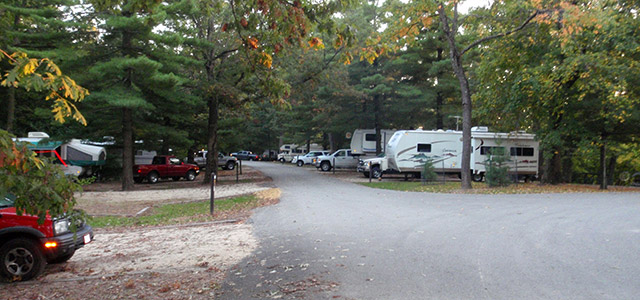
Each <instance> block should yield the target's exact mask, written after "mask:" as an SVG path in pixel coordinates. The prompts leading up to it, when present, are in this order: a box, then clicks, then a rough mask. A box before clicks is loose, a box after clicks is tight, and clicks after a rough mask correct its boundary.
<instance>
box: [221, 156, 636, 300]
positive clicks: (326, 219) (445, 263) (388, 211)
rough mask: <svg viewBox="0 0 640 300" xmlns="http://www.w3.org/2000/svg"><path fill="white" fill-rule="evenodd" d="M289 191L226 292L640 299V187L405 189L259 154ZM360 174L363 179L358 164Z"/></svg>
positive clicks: (270, 210) (264, 221)
mask: <svg viewBox="0 0 640 300" xmlns="http://www.w3.org/2000/svg"><path fill="white" fill-rule="evenodd" d="M247 165H249V166H252V167H254V168H257V169H258V170H260V171H261V172H263V173H264V174H265V175H267V176H270V177H271V178H272V179H273V182H274V184H275V185H276V186H277V187H278V188H280V189H281V190H282V196H281V202H280V204H278V205H276V206H271V207H265V208H262V209H259V210H257V211H256V213H255V214H254V216H253V217H252V218H251V219H250V222H251V223H252V226H253V228H254V230H255V236H256V238H257V239H258V242H259V247H258V249H257V250H256V251H255V252H254V253H253V254H252V255H251V256H249V257H248V258H246V259H244V260H243V261H242V262H241V263H240V264H238V265H237V266H236V269H235V270H234V271H233V272H230V273H228V274H227V278H226V281H225V283H224V284H223V288H222V292H221V294H220V295H219V298H221V299H249V298H254V299H258V298H285V299H288V298H305V299H331V298H339V299H539V298H547V299H633V298H637V296H638V295H640V285H638V282H639V280H640V218H639V217H638V216H640V193H606V194H603V193H589V194H535V195H475V194H474V195H472V194H456V195H451V194H429V193H412V192H396V191H387V190H379V189H371V188H366V187H363V186H360V185H357V184H353V183H348V182H344V181H340V180H337V179H334V178H332V177H330V176H326V175H323V174H320V173H319V172H317V171H316V170H315V169H314V168H297V167H293V166H289V165H279V164H273V163H264V162H253V163H247ZM354 176H359V175H357V174H355V173H354Z"/></svg>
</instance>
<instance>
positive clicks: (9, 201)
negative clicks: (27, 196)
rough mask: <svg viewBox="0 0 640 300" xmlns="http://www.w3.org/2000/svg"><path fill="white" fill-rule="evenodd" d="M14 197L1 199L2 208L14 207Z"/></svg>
mask: <svg viewBox="0 0 640 300" xmlns="http://www.w3.org/2000/svg"><path fill="white" fill-rule="evenodd" d="M13 198H14V197H13V195H6V196H4V197H2V198H0V208H4V207H11V206H13Z"/></svg>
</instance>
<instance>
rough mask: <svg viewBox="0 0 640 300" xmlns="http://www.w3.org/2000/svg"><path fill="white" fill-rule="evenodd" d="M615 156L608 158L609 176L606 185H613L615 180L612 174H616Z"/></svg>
mask: <svg viewBox="0 0 640 300" xmlns="http://www.w3.org/2000/svg"><path fill="white" fill-rule="evenodd" d="M617 158H618V157H617V156H615V155H611V157H609V165H608V166H607V167H608V170H607V174H609V176H607V177H608V178H609V181H608V183H609V184H615V182H614V181H615V179H614V174H615V173H616V160H617Z"/></svg>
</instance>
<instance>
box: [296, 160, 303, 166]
mask: <svg viewBox="0 0 640 300" xmlns="http://www.w3.org/2000/svg"><path fill="white" fill-rule="evenodd" d="M296 165H298V167H302V166H304V162H303V161H301V160H299V161H298V162H297V163H296Z"/></svg>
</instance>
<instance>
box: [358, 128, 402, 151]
mask: <svg viewBox="0 0 640 300" xmlns="http://www.w3.org/2000/svg"><path fill="white" fill-rule="evenodd" d="M395 132H396V131H395V130H391V129H380V146H381V148H382V152H387V151H386V147H387V143H389V140H390V139H391V137H392V136H393V134H394V133H395ZM351 151H352V152H353V154H360V155H367V154H375V153H376V130H375V129H356V130H355V131H354V132H353V135H352V136H351Z"/></svg>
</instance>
